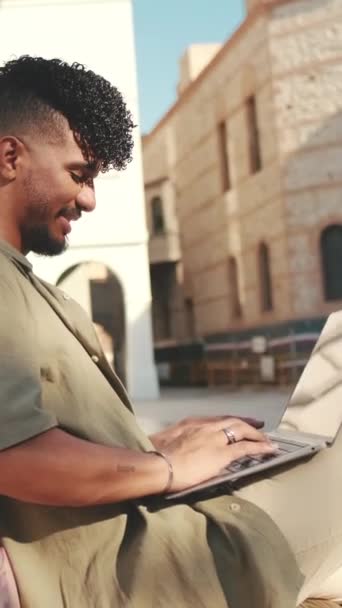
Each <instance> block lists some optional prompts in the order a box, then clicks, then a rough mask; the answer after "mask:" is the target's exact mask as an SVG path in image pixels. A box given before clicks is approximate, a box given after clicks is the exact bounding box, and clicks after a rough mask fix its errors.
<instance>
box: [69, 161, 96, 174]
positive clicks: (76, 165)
mask: <svg viewBox="0 0 342 608" xmlns="http://www.w3.org/2000/svg"><path fill="white" fill-rule="evenodd" d="M69 167H70V169H81V170H82V171H87V172H88V173H92V174H93V175H95V174H97V173H98V171H99V168H100V167H99V164H98V163H96V162H95V161H94V162H90V163H87V162H82V161H76V162H73V163H70V165H69Z"/></svg>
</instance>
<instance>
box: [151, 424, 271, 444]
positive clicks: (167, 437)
mask: <svg viewBox="0 0 342 608" xmlns="http://www.w3.org/2000/svg"><path fill="white" fill-rule="evenodd" d="M236 418H237V417H236V416H234V417H233V416H200V417H198V416H197V417H196V416H195V417H189V418H184V419H183V420H180V421H179V422H177V423H176V424H173V425H171V426H168V427H166V428H165V429H163V430H162V431H159V432H158V433H154V434H153V435H150V437H149V439H150V440H151V441H152V443H153V445H154V447H155V448H156V449H157V450H163V449H164V447H165V446H167V445H168V444H169V443H170V442H171V441H173V440H175V439H177V437H179V435H181V434H182V433H184V431H185V429H187V428H190V427H193V426H201V425H206V424H213V423H214V422H223V423H224V422H226V423H227V424H225V426H228V424H229V421H230V420H233V419H236ZM238 419H239V420H243V421H244V422H247V424H250V425H251V426H253V427H254V428H256V429H261V428H262V427H263V426H264V425H265V423H264V421H263V420H256V419H255V418H248V417H243V416H239V417H238Z"/></svg>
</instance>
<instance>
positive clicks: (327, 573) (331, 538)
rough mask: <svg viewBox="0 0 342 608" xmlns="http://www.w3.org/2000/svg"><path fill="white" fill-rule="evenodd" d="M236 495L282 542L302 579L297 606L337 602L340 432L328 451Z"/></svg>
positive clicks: (341, 562)
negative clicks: (260, 513) (271, 524)
mask: <svg viewBox="0 0 342 608" xmlns="http://www.w3.org/2000/svg"><path fill="white" fill-rule="evenodd" d="M237 495H239V496H241V498H244V499H246V500H249V501H250V502H252V503H254V504H255V505H257V506H258V507H260V508H261V509H263V510H264V511H266V513H268V514H269V515H270V517H271V518H272V519H273V521H275V523H276V524H277V525H278V526H279V528H280V530H281V531H282V532H283V534H284V536H285V537H286V538H287V541H288V543H289V544H290V546H291V547H292V550H293V552H294V553H295V555H296V558H297V561H298V564H299V567H300V569H301V571H302V573H303V574H304V576H305V583H304V586H303V588H302V589H301V592H300V596H299V598H298V604H300V603H301V602H302V601H303V600H304V599H307V598H309V597H310V598H326V599H335V600H338V601H339V602H341V603H342V431H340V432H339V434H338V436H337V438H336V441H335V444H334V445H333V446H332V447H331V448H326V449H324V450H322V451H321V452H319V453H318V454H316V455H315V456H313V457H312V458H311V459H310V460H306V461H305V462H301V463H299V464H296V465H292V466H291V467H288V468H287V469H286V470H284V469H283V470H282V471H278V472H277V471H276V469H275V470H274V472H273V473H271V474H270V475H269V476H268V478H267V479H262V480H260V481H257V482H255V483H253V484H251V485H249V486H246V487H244V488H241V489H240V490H239V491H238V492H237Z"/></svg>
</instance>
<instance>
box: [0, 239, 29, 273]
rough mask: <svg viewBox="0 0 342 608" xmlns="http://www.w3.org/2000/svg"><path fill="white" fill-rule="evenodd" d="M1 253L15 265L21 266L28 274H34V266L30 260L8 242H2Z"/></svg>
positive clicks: (0, 242)
mask: <svg viewBox="0 0 342 608" xmlns="http://www.w3.org/2000/svg"><path fill="white" fill-rule="evenodd" d="M0 252H1V253H3V254H4V255H5V256H6V257H7V258H9V259H10V260H12V262H14V263H15V264H19V265H20V266H21V267H22V268H23V270H25V271H26V272H32V268H33V266H32V264H31V263H30V262H29V261H28V259H27V258H26V257H25V256H24V255H23V254H22V253H20V251H18V249H15V248H14V247H12V245H10V244H9V243H7V241H2V240H0Z"/></svg>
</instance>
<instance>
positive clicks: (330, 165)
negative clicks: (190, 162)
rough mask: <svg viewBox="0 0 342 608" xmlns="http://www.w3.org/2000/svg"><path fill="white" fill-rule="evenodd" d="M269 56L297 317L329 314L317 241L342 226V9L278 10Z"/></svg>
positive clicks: (322, 4)
mask: <svg viewBox="0 0 342 608" xmlns="http://www.w3.org/2000/svg"><path fill="white" fill-rule="evenodd" d="M270 53H271V60H272V71H273V89H274V105H275V116H276V124H277V132H278V137H277V141H278V142H279V156H280V160H281V167H282V184H283V189H284V195H283V199H284V213H285V221H286V226H287V242H288V253H289V262H290V264H289V269H288V276H287V281H288V284H289V285H290V286H291V291H292V295H291V300H292V302H293V316H294V317H295V318H297V317H305V316H313V315H319V314H328V312H330V311H331V310H335V309H337V308H341V305H342V302H338V301H334V302H332V303H326V302H324V299H323V291H322V276H321V265H320V250H319V236H320V232H321V230H322V229H323V228H324V227H325V226H327V225H329V224H330V223H333V222H342V206H341V201H342V178H341V159H342V4H341V2H340V0H311V1H310V2H308V0H300V1H297V2H289V3H287V4H282V5H281V6H279V7H277V8H275V9H273V11H272V19H271V21H270Z"/></svg>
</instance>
